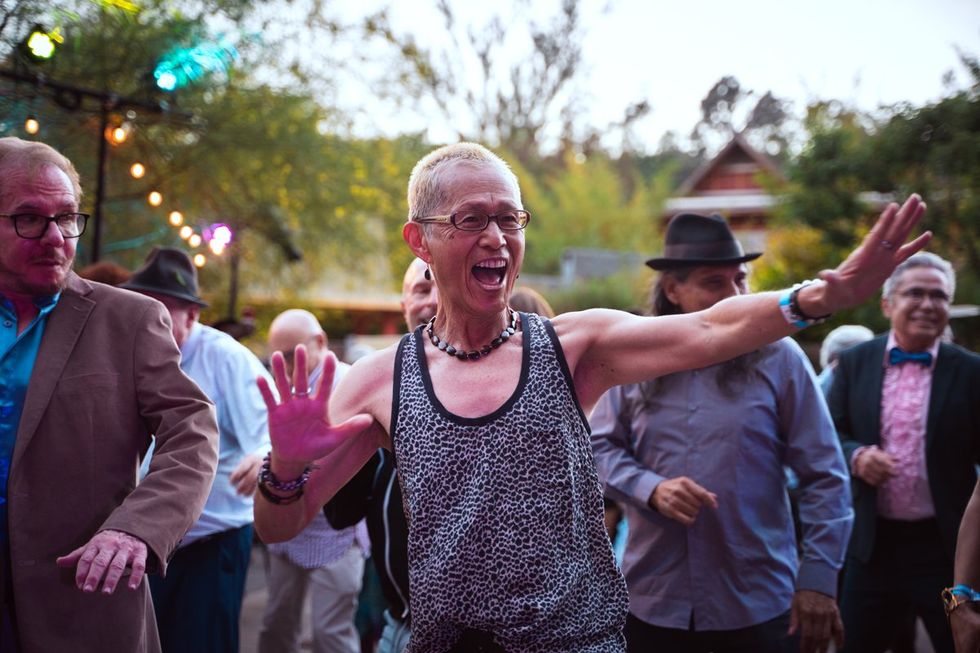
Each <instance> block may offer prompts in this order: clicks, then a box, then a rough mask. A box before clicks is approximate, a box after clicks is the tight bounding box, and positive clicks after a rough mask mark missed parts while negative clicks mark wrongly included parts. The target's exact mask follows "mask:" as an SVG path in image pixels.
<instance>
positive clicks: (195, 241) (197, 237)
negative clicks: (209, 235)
mask: <svg viewBox="0 0 980 653" xmlns="http://www.w3.org/2000/svg"><path fill="white" fill-rule="evenodd" d="M187 244H188V245H190V246H191V247H200V246H201V234H191V237H190V238H188V239H187Z"/></svg>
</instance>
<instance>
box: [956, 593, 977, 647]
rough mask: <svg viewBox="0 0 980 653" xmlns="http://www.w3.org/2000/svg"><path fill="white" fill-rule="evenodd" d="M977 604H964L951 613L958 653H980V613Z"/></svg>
mask: <svg viewBox="0 0 980 653" xmlns="http://www.w3.org/2000/svg"><path fill="white" fill-rule="evenodd" d="M974 605H976V603H964V604H963V605H961V606H959V607H958V608H956V609H955V610H953V611H952V612H950V613H949V627H950V628H952V629H953V643H954V644H955V645H956V653H980V612H977V610H976V609H975V608H974V607H973V606H974Z"/></svg>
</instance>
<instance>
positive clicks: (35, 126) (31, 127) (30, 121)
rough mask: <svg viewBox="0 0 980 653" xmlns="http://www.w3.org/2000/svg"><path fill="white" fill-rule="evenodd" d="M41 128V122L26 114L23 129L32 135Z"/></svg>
mask: <svg viewBox="0 0 980 653" xmlns="http://www.w3.org/2000/svg"><path fill="white" fill-rule="evenodd" d="M40 129H41V123H39V122H38V121H37V118H35V117H34V116H27V120H25V121H24V131H26V132H27V133H28V134H30V135H31V136H33V135H34V134H36V133H37V132H38V131H40Z"/></svg>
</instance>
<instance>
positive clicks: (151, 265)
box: [120, 247, 208, 306]
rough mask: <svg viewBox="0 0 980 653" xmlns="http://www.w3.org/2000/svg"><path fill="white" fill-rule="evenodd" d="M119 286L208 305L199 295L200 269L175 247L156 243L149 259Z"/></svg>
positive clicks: (199, 304)
mask: <svg viewBox="0 0 980 653" xmlns="http://www.w3.org/2000/svg"><path fill="white" fill-rule="evenodd" d="M120 287H122V288H126V289H128V290H135V291H137V292H147V293H155V294H157V295H167V296H168V297H176V298H177V299H183V300H184V301H187V302H191V303H192V304H197V305H198V306H207V305H208V303H207V302H205V301H203V300H202V299H201V298H200V297H199V296H198V290H197V269H196V268H195V267H194V264H193V263H192V262H191V257H190V256H188V255H187V253H186V252H184V251H183V250H179V249H174V248H172V247H156V248H154V249H153V251H152V252H150V255H149V256H147V257H146V263H144V264H143V267H141V268H140V269H139V270H137V271H136V272H134V273H133V277H132V278H131V279H130V280H129V281H127V282H126V283H124V284H122V285H121V286H120Z"/></svg>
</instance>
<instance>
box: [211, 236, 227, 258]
mask: <svg viewBox="0 0 980 653" xmlns="http://www.w3.org/2000/svg"><path fill="white" fill-rule="evenodd" d="M208 247H209V248H210V249H211V252H212V253H213V254H214V255H215V256H221V255H222V254H224V253H225V245H224V243H222V242H221V241H219V240H214V239H211V241H209V242H208Z"/></svg>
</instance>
